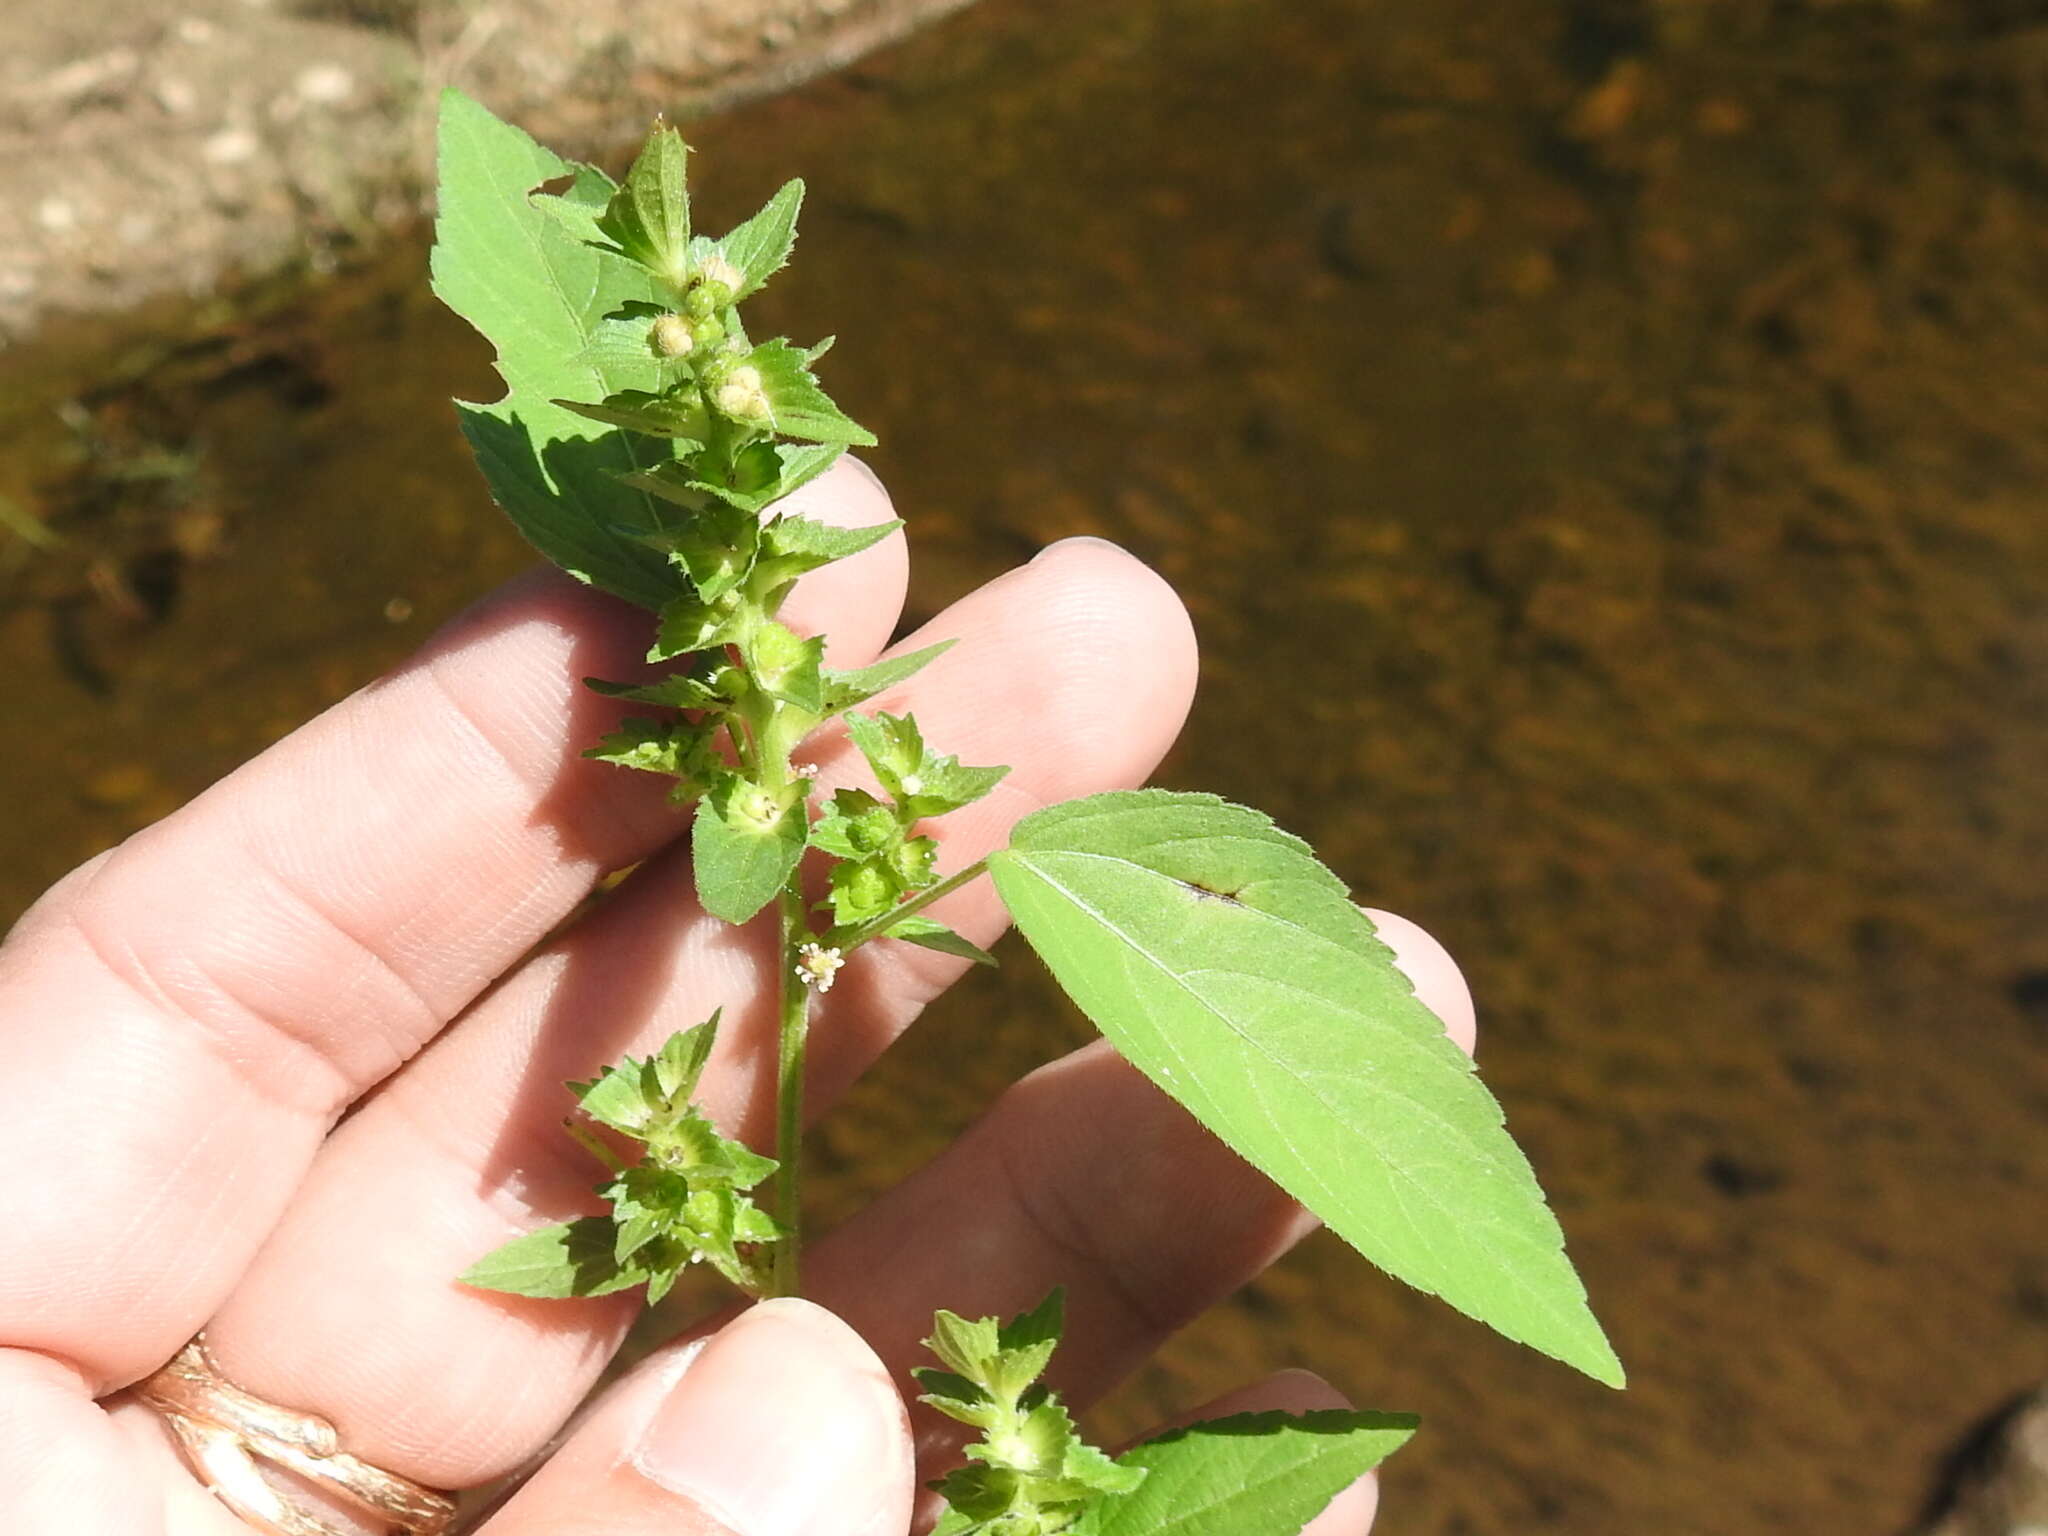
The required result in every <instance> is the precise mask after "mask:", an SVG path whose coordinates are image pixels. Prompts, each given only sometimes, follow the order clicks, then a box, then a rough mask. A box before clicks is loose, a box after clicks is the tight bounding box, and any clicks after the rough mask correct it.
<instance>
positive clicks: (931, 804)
mask: <svg viewBox="0 0 2048 1536" xmlns="http://www.w3.org/2000/svg"><path fill="white" fill-rule="evenodd" d="M846 728H847V733H848V734H849V735H850V736H852V738H853V744H854V745H855V746H857V747H859V748H860V751H861V755H862V756H863V757H865V758H866V759H867V760H868V766H869V767H870V768H872V769H874V771H875V777H876V778H878V779H880V780H881V781H882V787H883V788H884V789H886V790H888V791H889V793H890V795H891V796H892V797H894V799H895V801H896V806H897V809H898V811H899V812H900V813H901V814H902V815H903V817H904V818H905V819H906V820H909V821H916V820H918V819H919V818H921V817H925V816H943V815H945V814H946V813H947V812H948V811H957V810H958V809H960V807H961V806H963V805H970V804H972V803H973V802H974V801H976V800H979V799H980V798H981V797H982V796H983V795H985V794H987V793H988V792H989V791H990V790H992V789H994V788H995V787H996V785H997V784H999V783H1001V782H1002V779H1003V775H1005V774H1006V773H1008V772H1009V771H1010V770H1009V769H1008V768H1004V767H991V768H970V767H967V766H965V765H963V764H962V763H961V762H960V760H959V759H958V758H956V757H954V756H952V755H951V754H950V753H949V754H946V755H944V756H939V755H937V754H935V753H933V752H932V751H931V750H930V749H928V748H927V747H926V746H925V744H924V736H923V734H922V733H921V732H920V731H919V730H918V728H917V722H916V721H915V720H914V719H912V718H911V717H910V716H909V715H892V714H890V713H888V712H887V711H886V710H881V711H877V712H876V713H875V714H873V715H863V714H860V713H858V712H853V711H850V712H848V714H847V716H846Z"/></svg>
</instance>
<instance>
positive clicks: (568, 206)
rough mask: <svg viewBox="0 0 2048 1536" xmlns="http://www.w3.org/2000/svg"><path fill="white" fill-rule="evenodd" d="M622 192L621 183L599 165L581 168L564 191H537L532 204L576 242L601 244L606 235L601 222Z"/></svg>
mask: <svg viewBox="0 0 2048 1536" xmlns="http://www.w3.org/2000/svg"><path fill="white" fill-rule="evenodd" d="M618 190H619V184H618V183H617V182H615V181H613V180H612V179H611V177H609V176H607V175H605V173H604V172H603V171H601V170H599V169H598V168H597V167H596V166H594V165H578V166H576V167H575V170H574V172H573V173H572V175H571V176H570V180H569V185H568V186H567V187H566V188H565V189H564V190H562V191H561V192H559V193H556V192H536V193H534V194H533V195H532V199H531V201H532V203H533V206H534V207H536V208H538V209H540V211H541V212H542V213H545V214H547V215H548V217H550V218H552V219H554V220H556V221H557V222H558V223H560V224H561V226H562V227H563V228H564V229H566V230H568V231H569V233H570V234H571V235H573V236H575V237H576V239H578V240H582V241H589V242H593V243H596V244H600V245H601V244H603V243H604V232H603V231H602V230H600V229H599V228H598V227H597V221H598V220H599V219H601V218H603V217H604V211H605V208H606V207H607V206H608V205H609V204H610V203H611V200H612V194H613V193H614V192H616V191H618Z"/></svg>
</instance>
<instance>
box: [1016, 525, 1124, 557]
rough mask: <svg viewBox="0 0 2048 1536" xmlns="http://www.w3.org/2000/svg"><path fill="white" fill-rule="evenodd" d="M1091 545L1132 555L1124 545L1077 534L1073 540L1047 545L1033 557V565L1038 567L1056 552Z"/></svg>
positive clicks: (1092, 535) (1061, 540) (1068, 539)
mask: <svg viewBox="0 0 2048 1536" xmlns="http://www.w3.org/2000/svg"><path fill="white" fill-rule="evenodd" d="M1091 544H1092V545H1094V546H1095V547H1096V548H1098V549H1113V550H1115V551H1116V552H1117V553H1118V554H1120V555H1128V554H1129V553H1130V551H1129V550H1128V549H1125V548H1124V547H1123V545H1121V544H1118V543H1116V542H1114V541H1113V540H1110V539H1104V538H1098V537H1097V536H1096V535H1094V534H1092V533H1077V534H1075V535H1074V536H1073V537H1071V538H1066V539H1057V540H1055V541H1054V542H1053V543H1050V544H1048V545H1046V546H1045V548H1043V549H1041V550H1040V551H1039V552H1038V553H1037V554H1035V555H1033V556H1032V557H1031V563H1032V564H1033V565H1036V564H1037V563H1038V562H1039V561H1041V560H1043V559H1044V558H1045V557H1046V556H1047V555H1050V554H1053V553H1055V552H1056V551H1059V550H1062V549H1085V548H1087V547H1088V546H1089V545H1091Z"/></svg>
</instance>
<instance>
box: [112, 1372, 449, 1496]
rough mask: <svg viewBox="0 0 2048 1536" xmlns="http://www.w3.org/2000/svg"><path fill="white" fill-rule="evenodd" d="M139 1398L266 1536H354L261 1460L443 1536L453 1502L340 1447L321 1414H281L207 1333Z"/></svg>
mask: <svg viewBox="0 0 2048 1536" xmlns="http://www.w3.org/2000/svg"><path fill="white" fill-rule="evenodd" d="M135 1395H136V1396H137V1397H139V1398H140V1399H141V1400H142V1401H143V1402H145V1403H147V1404H149V1406H150V1407H152V1408H154V1409H155V1410H156V1411H157V1412H158V1413H160V1414H162V1415H163V1417H164V1420H165V1422H166V1423H168V1424H169V1425H170V1427H171V1431H172V1433H173V1434H175V1435H176V1436H177V1438H178V1444H179V1446H180V1448H181V1449H182V1450H183V1451H184V1453H185V1460H186V1461H187V1463H189V1464H190V1466H191V1468H192V1471H193V1474H194V1475H195V1476H196V1477H197V1478H198V1479H199V1481H200V1482H201V1483H202V1484H204V1485H205V1487H206V1488H207V1490H208V1491H209V1492H210V1493H212V1494H213V1496H214V1497H215V1498H217V1499H219V1500H220V1501H221V1503H223V1504H225V1505H226V1506H227V1507H228V1508H229V1509H231V1510H233V1511H234V1512H235V1513H236V1514H237V1515H239V1516H240V1517H241V1518H242V1519H243V1520H244V1521H246V1522H247V1523H248V1524H249V1525H251V1526H253V1527H255V1528H256V1529H257V1530H259V1531H263V1532H265V1533H266V1536H349V1533H348V1532H346V1531H344V1530H342V1529H341V1528H340V1527H338V1526H336V1525H334V1524H333V1523H331V1522H330V1521H327V1520H325V1519H322V1518H321V1517H320V1516H319V1515H316V1514H314V1513H312V1512H311V1511H309V1510H307V1509H304V1508H302V1507H301V1506H300V1505H298V1504H296V1503H294V1502H293V1501H292V1499H291V1496H290V1495H289V1494H288V1493H287V1492H286V1491H285V1490H284V1489H283V1488H281V1487H280V1486H279V1485H278V1484H277V1483H275V1482H273V1481H272V1480H271V1479H270V1478H267V1477H265V1476H264V1475H263V1468H262V1466H261V1465H259V1463H268V1464H269V1465H271V1466H273V1467H277V1468H280V1469H281V1470H283V1471H286V1472H290V1473H292V1474H293V1475H294V1476H296V1477H299V1478H301V1479H303V1480H304V1481H305V1482H307V1483H308V1484H310V1485H312V1486H313V1487H314V1488H317V1489H319V1490H320V1491H321V1492H322V1493H326V1494H331V1495H333V1496H334V1497H335V1498H336V1499H337V1500H339V1501H340V1502H341V1503H343V1504H344V1505H347V1506H349V1507H351V1508H354V1509H357V1510H360V1511H361V1512H362V1513H363V1514H365V1515H366V1516H368V1517H370V1518H371V1519H373V1520H382V1521H383V1522H384V1525H385V1529H386V1531H387V1532H391V1531H402V1532H405V1533H406V1536H444V1533H445V1532H447V1531H448V1530H449V1528H450V1527H451V1526H452V1525H453V1524H454V1522H455V1501H454V1500H453V1499H451V1498H449V1497H448V1495H446V1494H445V1493H439V1492H436V1491H435V1490H434V1489H432V1488H425V1487H422V1486H421V1485H420V1484H418V1483H415V1482H410V1481H408V1480H407V1479H405V1478H402V1477H399V1476H398V1475H397V1474H395V1473H391V1472H386V1471H385V1470H384V1469H383V1468H381V1467H373V1466H371V1465H370V1464H369V1463H368V1462H367V1461H359V1460H358V1459H356V1458H355V1457H353V1456H351V1455H349V1454H348V1452H346V1451H344V1450H343V1449H342V1448H341V1440H340V1437H339V1436H337V1435H336V1434H335V1432H334V1426H333V1425H332V1424H330V1423H328V1422H327V1420H325V1419H323V1418H321V1417H320V1416H319V1415H318V1414H313V1413H301V1412H298V1411H297V1410H295V1409H291V1408H280V1407H278V1406H277V1405H276V1404H274V1403H266V1402H265V1401H263V1399H262V1398H260V1397H256V1396H253V1395H252V1394H250V1393H247V1392H244V1391H243V1390H242V1389H241V1388H240V1387H238V1386H236V1385H235V1384H234V1383H233V1382H231V1381H229V1380H228V1379H227V1378H226V1377H225V1376H223V1375H221V1373H220V1368H219V1367H218V1366H217V1365H215V1364H214V1362H213V1356H212V1355H210V1354H208V1353H207V1349H206V1335H204V1334H201V1335H199V1337H197V1338H195V1339H194V1340H193V1341H192V1342H191V1343H190V1344H187V1345H186V1346H185V1347H184V1348H183V1349H181V1350H179V1351H178V1354H177V1357H176V1358H175V1359H174V1360H172V1361H171V1363H170V1364H168V1365H166V1366H165V1367H164V1368H163V1369H162V1370H160V1371H158V1372H157V1373H156V1374H155V1375H154V1376H151V1377H150V1378H149V1379H148V1380H147V1381H144V1382H141V1383H139V1384H138V1385H137V1386H136V1388H135Z"/></svg>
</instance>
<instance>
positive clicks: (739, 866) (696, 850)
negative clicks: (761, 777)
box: [690, 773, 807, 923]
mask: <svg viewBox="0 0 2048 1536" xmlns="http://www.w3.org/2000/svg"><path fill="white" fill-rule="evenodd" d="M806 831H807V828H806V827H805V825H804V812H803V800H802V799H801V798H800V797H799V796H797V795H796V794H794V793H787V794H783V795H777V794H775V793H774V792H773V791H770V790H766V789H763V788H762V787H761V786H759V785H757V784H751V783H749V782H748V781H747V780H745V779H743V778H741V777H740V776H739V775H738V774H736V773H732V774H726V775H725V776H724V777H723V778H721V779H720V780H719V782H718V784H717V785H716V786H715V787H714V788H713V789H712V791H711V793H710V794H708V795H706V796H705V797H704V798H703V799H702V800H700V801H699V802H698V803H697V819H696V822H695V824H694V826H693V827H692V828H691V834H690V851H691V855H692V858H693V861H694V863H695V866H696V875H697V899H698V900H699V901H701V902H703V904H704V910H705V911H707V912H709V913H710V914H711V915H712V916H713V917H716V918H718V919H719V920H720V921H722V922H728V923H744V922H746V921H747V920H748V919H749V918H751V917H753V916H754V914H755V913H757V912H759V911H760V910H761V909H762V908H763V907H765V906H767V905H768V903H769V902H770V901H772V900H774V899H775V893H776V892H777V891H779V890H781V889H782V882H783V881H785V880H787V879H788V878H789V872H790V871H791V870H793V869H795V868H796V861H797V860H798V859H800V858H801V857H803V851H804V834H805V832H806Z"/></svg>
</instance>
